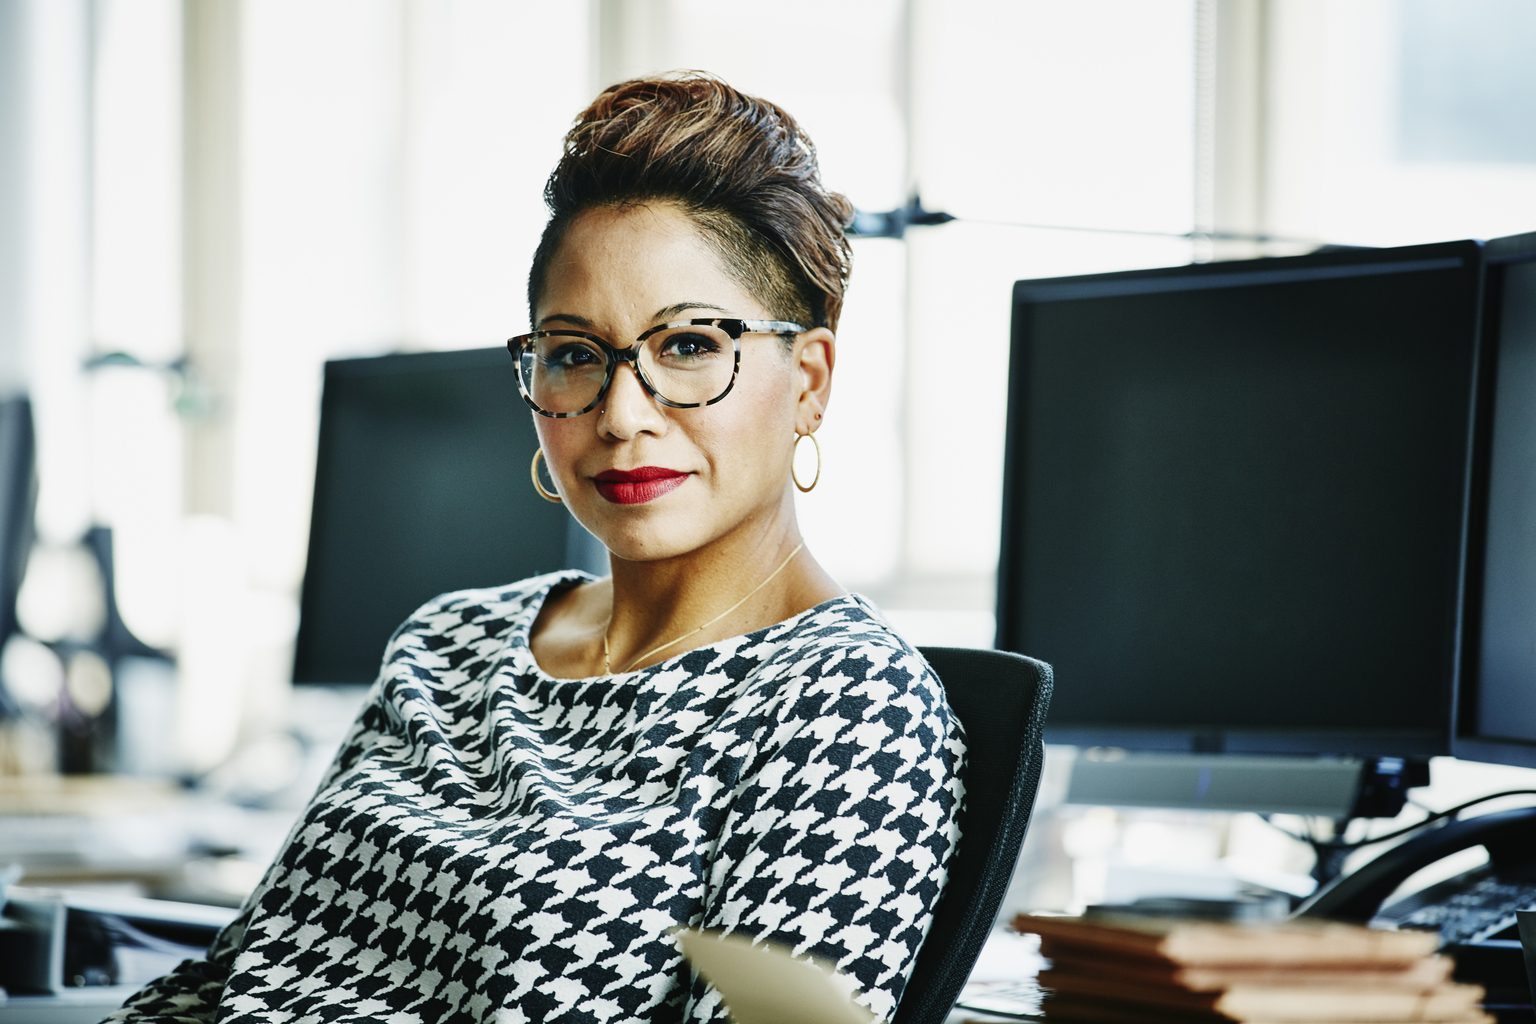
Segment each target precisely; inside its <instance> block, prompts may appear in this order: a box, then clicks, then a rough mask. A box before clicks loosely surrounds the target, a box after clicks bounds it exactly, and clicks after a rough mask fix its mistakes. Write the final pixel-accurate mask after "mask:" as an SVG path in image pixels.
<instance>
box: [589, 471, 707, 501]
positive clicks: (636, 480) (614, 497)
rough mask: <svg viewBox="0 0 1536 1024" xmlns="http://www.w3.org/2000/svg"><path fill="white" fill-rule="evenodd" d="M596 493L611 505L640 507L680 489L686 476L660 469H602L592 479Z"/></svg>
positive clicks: (679, 472) (678, 472)
mask: <svg viewBox="0 0 1536 1024" xmlns="http://www.w3.org/2000/svg"><path fill="white" fill-rule="evenodd" d="M592 479H593V480H595V481H596V482H597V493H598V494H601V495H602V496H603V497H604V498H607V499H608V500H609V501H611V502H613V503H614V504H615V505H643V504H645V503H646V502H648V501H655V500H656V499H657V498H659V497H661V496H662V495H663V494H666V493H667V492H669V491H675V490H677V489H678V488H679V487H681V486H683V481H685V480H687V479H688V474H687V473H683V472H681V471H679V470H676V469H666V468H665V467H663V466H641V467H640V468H639V469H605V470H603V471H602V472H601V473H599V474H597V475H596V476H594V477H593V478H592Z"/></svg>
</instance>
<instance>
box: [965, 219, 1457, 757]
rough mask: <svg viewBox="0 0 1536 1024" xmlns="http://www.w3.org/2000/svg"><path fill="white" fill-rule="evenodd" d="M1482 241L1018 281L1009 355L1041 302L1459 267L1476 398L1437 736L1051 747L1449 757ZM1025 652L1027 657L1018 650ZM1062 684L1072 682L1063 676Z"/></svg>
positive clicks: (1111, 729) (1086, 730)
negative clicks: (1466, 293) (1468, 306)
mask: <svg viewBox="0 0 1536 1024" xmlns="http://www.w3.org/2000/svg"><path fill="white" fill-rule="evenodd" d="M1481 248H1482V245H1481V243H1480V242H1476V241H1456V242H1438V243H1431V244H1426V245H1414V246H1402V247H1398V248H1391V249H1347V250H1334V251H1328V252H1317V253H1312V254H1308V255H1304V256H1287V257H1273V258H1268V259H1259V260H1249V261H1240V262H1239V261H1233V262H1223V263H1203V264H1187V265H1183V266H1174V267H1163V268H1155V269H1149V270H1133V271H1123V272H1118V273H1107V274H1091V275H1084V276H1080V277H1057V278H1042V279H1037V280H1028V281H1019V282H1016V283H1015V285H1014V289H1013V319H1012V327H1011V337H1010V344H1009V352H1010V355H1013V354H1015V353H1018V352H1021V351H1024V350H1025V348H1026V346H1027V345H1028V344H1029V339H1028V337H1027V336H1026V328H1025V326H1024V325H1025V324H1026V323H1027V322H1028V318H1027V317H1025V316H1022V315H1021V313H1022V312H1023V310H1024V309H1025V308H1026V307H1028V306H1031V305H1034V304H1037V303H1046V302H1052V301H1062V300H1068V299H1075V298H1088V297H1095V296H1117V295H1130V294H1147V293H1150V292H1154V291H1192V290H1197V289H1208V288H1220V287H1239V286H1246V285H1252V284H1256V283H1268V282H1274V283H1280V282H1283V281H1296V280H1309V279H1310V280H1316V279H1320V278H1338V277H1350V276H1365V275H1375V274H1378V273H1404V272H1411V271H1415V270H1433V269H1459V270H1460V271H1461V272H1462V273H1463V274H1464V275H1466V282H1465V283H1466V285H1467V286H1468V287H1469V288H1470V290H1471V292H1472V295H1473V296H1474V300H1473V306H1472V310H1471V311H1470V312H1471V315H1470V316H1469V317H1468V322H1467V331H1468V334H1469V336H1470V337H1469V338H1468V341H1469V343H1470V351H1471V353H1472V360H1473V363H1472V369H1471V378H1470V379H1471V381H1472V392H1473V393H1472V395H1471V396H1470V397H1469V423H1468V430H1467V435H1468V437H1467V453H1466V455H1465V456H1464V459H1463V473H1462V502H1461V508H1462V517H1461V527H1460V529H1459V531H1458V538H1457V546H1456V550H1457V555H1456V558H1457V568H1456V581H1457V582H1456V586H1457V595H1456V599H1455V600H1454V601H1453V608H1454V611H1453V620H1454V621H1453V622H1452V623H1450V624H1449V626H1448V628H1449V629H1450V630H1451V632H1452V637H1453V640H1452V655H1451V658H1450V659H1449V666H1448V668H1449V672H1450V674H1451V678H1449V679H1446V680H1443V681H1442V685H1441V693H1440V700H1441V701H1442V706H1443V707H1445V708H1446V709H1447V711H1446V714H1445V715H1444V716H1443V723H1442V726H1441V728H1439V729H1437V730H1387V729H1382V730H1369V729H1367V730H1362V729H1357V728H1347V729H1329V728H1322V727H1319V728H1312V729H1296V728H1279V729H1257V728H1251V727H1238V728H1212V727H1210V726H1190V727H1168V726H1156V727H1151V726H1142V725H1139V724H1137V723H1128V722H1113V721H1105V722H1102V723H1082V722H1075V723H1071V724H1061V723H1052V722H1050V721H1047V723H1046V740H1047V742H1054V743H1066V744H1072V745H1076V746H1108V747H1120V748H1124V749H1127V750H1143V751H1186V752H1195V753H1221V752H1225V753H1251V754H1300V755H1308V754H1310V755H1316V754H1329V755H1363V756H1369V755H1393V756H1432V755H1438V754H1447V753H1450V752H1451V737H1452V721H1451V712H1450V707H1451V703H1452V700H1453V697H1454V695H1455V694H1456V693H1457V692H1458V689H1457V687H1458V682H1459V679H1458V676H1459V670H1460V666H1461V665H1462V663H1463V660H1464V654H1463V651H1462V647H1461V642H1462V641H1461V638H1462V635H1463V632H1462V616H1463V607H1464V603H1465V601H1464V598H1465V593H1466V570H1467V543H1468V499H1469V495H1470V487H1471V480H1472V464H1473V448H1472V444H1473V438H1472V433H1473V431H1472V424H1473V423H1475V422H1476V419H1477V416H1478V401H1477V397H1478V389H1479V373H1478V365H1479V346H1480V342H1481V333H1480V324H1479V322H1478V317H1477V315H1476V311H1477V309H1479V308H1480V306H1481V301H1480V300H1481V290H1480V289H1481V279H1482V258H1481ZM1028 383H1029V381H1028V360H1025V359H1017V358H1011V359H1010V366H1009V371H1008V418H1007V428H1006V430H1007V433H1006V442H1005V456H1004V459H1005V462H1004V477H1003V507H1002V524H1003V527H1002V530H1001V544H1000V550H999V557H998V574H997V599H996V613H997V634H996V640H995V645H996V646H997V647H998V648H999V649H1002V650H1017V649H1018V645H1017V643H1016V642H1015V638H1014V636H1013V635H1012V634H1013V631H1014V627H1013V619H1014V612H1015V610H1016V603H1017V597H1016V595H1015V591H1016V589H1017V586H1018V584H1017V581H1016V580H1015V579H1014V573H1015V569H1014V566H1015V564H1016V551H1015V542H1014V541H1013V539H1012V536H1011V534H1012V531H1011V530H1010V529H1009V526H1008V524H1010V523H1012V522H1014V521H1015V519H1016V516H1017V513H1018V510H1019V506H1020V504H1021V502H1022V501H1023V494H1022V490H1021V488H1022V481H1021V480H1020V479H1019V478H1020V477H1021V476H1022V474H1020V473H1016V472H1015V471H1014V467H1015V465H1016V458H1017V457H1018V455H1019V454H1020V452H1021V449H1022V445H1023V438H1022V433H1023V430H1024V426H1025V418H1024V414H1023V405H1024V396H1025V395H1027V394H1028V390H1027V389H1028ZM1022 653H1028V652H1022ZM1059 685H1070V680H1066V679H1063V680H1061V681H1060V683H1059Z"/></svg>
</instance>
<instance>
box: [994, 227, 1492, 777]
mask: <svg viewBox="0 0 1536 1024" xmlns="http://www.w3.org/2000/svg"><path fill="white" fill-rule="evenodd" d="M1477 274H1478V249H1477V246H1476V245H1475V244H1474V243H1454V244H1446V245H1436V246H1415V247H1411V248H1407V249H1395V250H1371V251H1361V252H1352V253H1330V254H1320V255H1314V256H1306V257H1295V258H1287V259H1270V260H1254V261H1248V262H1244V263H1227V264H1207V265H1202V266H1191V267H1181V268H1174V269H1170V270H1166V271H1139V272H1132V273H1127V274H1110V275H1096V276H1093V277H1089V278H1063V279H1055V280H1048V281H1023V282H1019V284H1018V285H1017V286H1016V288H1015V305H1014V340H1013V365H1012V370H1011V380H1010V398H1009V437H1008V457H1007V468H1006V485H1005V493H1006V498H1005V508H1004V537H1003V555H1002V563H1001V567H1000V575H999V597H998V645H999V646H1000V647H1003V648H1006V649H1010V650H1016V651H1020V652H1023V653H1026V654H1030V655H1033V656H1035V657H1039V658H1042V659H1044V660H1046V661H1049V662H1051V663H1052V664H1053V665H1054V666H1055V669H1056V678H1057V681H1058V682H1057V689H1056V693H1055V696H1054V697H1053V703H1052V708H1051V720H1050V723H1049V726H1048V728H1049V730H1050V733H1051V734H1052V735H1054V737H1055V738H1056V739H1057V740H1059V741H1062V742H1077V743H1089V744H1095V743H1097V744H1111V745H1118V746H1126V747H1132V748H1141V749H1173V750H1178V749H1185V750H1188V749H1197V750H1229V751H1252V752H1258V751H1268V752H1298V753H1299V752H1326V753H1399V754H1402V753H1435V752H1441V751H1443V750H1444V749H1445V748H1446V746H1447V744H1448V742H1449V736H1448V732H1449V730H1448V721H1449V703H1450V693H1451V685H1452V679H1453V674H1454V671H1455V664H1456V637H1457V629H1458V609H1459V603H1458V585H1459V579H1460V572H1461V564H1462V550H1463V542H1464V519H1465V515H1464V508H1465V491H1466V486H1467V484H1466V480H1467V464H1468V435H1469V420H1470V409H1471V396H1472V379H1473V365H1474V352H1475V347H1476V330H1475V322H1476V296H1477Z"/></svg>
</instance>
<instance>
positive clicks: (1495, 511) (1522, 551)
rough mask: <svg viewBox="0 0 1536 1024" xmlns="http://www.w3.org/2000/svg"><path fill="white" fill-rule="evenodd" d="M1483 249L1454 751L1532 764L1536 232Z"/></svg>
mask: <svg viewBox="0 0 1536 1024" xmlns="http://www.w3.org/2000/svg"><path fill="white" fill-rule="evenodd" d="M1505 242H1508V243H1516V244H1514V245H1503V244H1501V243H1505ZM1488 250H1489V260H1490V266H1489V270H1488V287H1487V293H1486V294H1487V302H1486V306H1485V308H1486V310H1487V312H1486V316H1485V323H1486V325H1487V330H1486V331H1485V332H1484V338H1485V346H1484V348H1485V352H1486V356H1485V363H1486V365H1487V367H1488V369H1489V373H1488V377H1489V379H1490V382H1491V383H1490V385H1489V386H1488V387H1487V388H1486V389H1485V390H1484V392H1483V394H1484V395H1485V396H1487V397H1488V398H1489V399H1490V401H1489V402H1488V403H1487V405H1488V408H1487V409H1486V414H1485V416H1484V417H1483V424H1482V425H1483V428H1484V429H1483V433H1482V436H1483V438H1484V439H1485V443H1484V444H1483V445H1481V446H1480V448H1481V452H1480V454H1481V455H1482V456H1483V462H1482V465H1483V466H1484V467H1485V468H1486V471H1485V473H1484V474H1482V478H1481V479H1480V480H1479V483H1480V484H1481V485H1482V486H1481V487H1479V488H1478V490H1477V492H1476V493H1477V496H1478V497H1483V498H1485V504H1484V505H1483V510H1484V513H1485V514H1484V515H1483V516H1482V517H1481V519H1480V523H1481V525H1483V527H1484V533H1483V536H1482V538H1480V539H1481V540H1482V545H1481V550H1478V549H1477V547H1476V546H1474V561H1473V566H1472V568H1473V572H1472V574H1471V579H1470V581H1469V583H1470V586H1469V589H1470V591H1471V597H1472V609H1473V615H1472V616H1471V617H1470V618H1471V620H1472V621H1470V622H1469V624H1468V630H1467V631H1468V634H1469V637H1471V638H1474V639H1475V643H1469V645H1468V658H1467V671H1466V673H1465V676H1464V683H1465V687H1464V690H1465V695H1464V696H1465V699H1463V700H1462V701H1461V707H1460V709H1459V710H1460V715H1459V718H1458V722H1457V733H1458V736H1457V747H1456V751H1455V753H1456V754H1457V756H1460V757H1472V758H1478V759H1482V760H1494V761H1503V762H1509V763H1514V764H1524V765H1529V766H1536V235H1528V236H1523V237H1521V238H1515V239H1500V240H1498V241H1495V242H1490V243H1489V246H1488ZM1506 257H1509V258H1506ZM1476 556H1480V557H1476Z"/></svg>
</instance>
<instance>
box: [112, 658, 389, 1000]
mask: <svg viewBox="0 0 1536 1024" xmlns="http://www.w3.org/2000/svg"><path fill="white" fill-rule="evenodd" d="M393 646H394V645H393V642H391V649H392V648H393ZM378 692H379V691H378V688H377V687H375V688H374V689H373V690H372V691H371V692H370V694H369V697H368V700H367V702H366V703H364V705H363V711H362V713H361V714H359V715H358V717H357V720H356V721H355V722H353V724H352V728H351V729H350V730H349V731H348V734H347V737H346V739H345V740H343V741H342V744H341V747H340V749H339V750H338V751H337V752H336V757H335V759H334V760H333V761H332V762H331V766H330V768H328V769H327V770H326V773H325V776H324V777H323V778H322V779H321V781H320V785H319V786H318V787H317V788H316V793H317V794H318V793H321V792H324V791H325V790H326V788H327V787H329V786H330V785H331V784H332V783H333V782H334V781H335V780H336V777H337V776H338V775H340V774H341V773H342V772H344V771H346V770H347V769H348V768H349V767H351V766H352V765H354V764H356V763H357V761H358V759H359V758H360V757H361V756H362V753H363V751H364V749H365V748H366V746H367V740H368V737H369V736H370V734H371V733H372V732H373V731H374V725H375V724H376V722H377V719H378V711H377V709H376V705H377V702H378ZM307 816H308V811H307V809H306V811H305V813H303V814H300V815H299V818H298V820H297V821H296V822H295V823H294V826H293V829H292V830H291V831H290V832H289V834H288V838H287V839H286V840H285V841H284V843H283V846H282V849H281V850H280V851H279V852H278V855H277V857H276V858H274V860H273V862H272V865H271V866H270V867H268V868H267V873H266V877H264V878H263V879H262V880H261V884H260V885H258V886H257V887H256V890H255V891H254V892H253V893H251V895H250V896H249V897H248V898H247V899H246V901H245V905H244V906H243V907H242V908H241V911H240V915H239V916H238V917H236V918H235V919H234V920H233V921H231V922H230V923H229V924H228V925H227V926H226V927H225V928H224V929H223V930H222V931H220V932H219V934H218V936H217V937H216V938H215V939H214V940H213V944H212V945H211V946H209V947H208V956H207V958H206V959H203V960H183V961H182V962H181V963H180V964H179V965H178V966H177V967H176V969H175V970H173V971H171V973H170V974H167V975H164V976H163V977H160V978H157V979H155V980H154V981H152V982H150V983H149V984H148V985H146V986H144V987H143V988H142V989H140V990H139V991H138V992H135V993H134V994H133V995H132V996H131V997H130V998H129V999H128V1001H127V1002H126V1003H124V1004H123V1008H122V1009H121V1010H118V1011H117V1012H116V1013H114V1014H112V1016H110V1017H108V1018H107V1020H108V1021H131V1022H133V1024H205V1022H206V1024H213V1021H214V1020H215V1019H216V1015H217V1012H218V1008H219V1001H220V1000H221V999H223V997H224V985H225V982H226V981H228V979H229V972H230V969H231V966H232V965H233V963H234V960H235V955H236V954H237V953H238V952H239V951H240V947H241V946H242V945H243V943H244V939H245V931H246V928H247V926H248V925H249V924H250V921H251V916H252V914H253V913H254V911H255V908H256V906H257V904H258V903H259V902H260V900H261V896H262V894H263V893H265V892H266V891H267V890H268V889H270V888H271V887H272V884H273V881H274V880H275V878H276V876H277V874H278V873H279V872H280V871H281V870H282V864H283V854H284V853H285V852H286V851H287V849H288V847H289V846H290V845H291V844H292V843H293V841H294V836H295V835H296V834H297V832H298V831H299V828H300V827H301V826H302V825H303V824H304V821H305V819H306V818H307Z"/></svg>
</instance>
